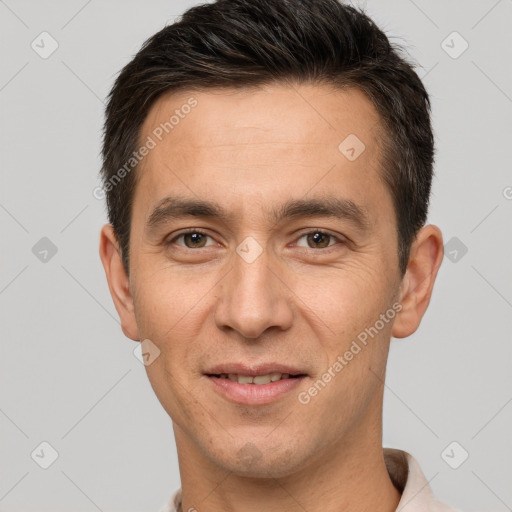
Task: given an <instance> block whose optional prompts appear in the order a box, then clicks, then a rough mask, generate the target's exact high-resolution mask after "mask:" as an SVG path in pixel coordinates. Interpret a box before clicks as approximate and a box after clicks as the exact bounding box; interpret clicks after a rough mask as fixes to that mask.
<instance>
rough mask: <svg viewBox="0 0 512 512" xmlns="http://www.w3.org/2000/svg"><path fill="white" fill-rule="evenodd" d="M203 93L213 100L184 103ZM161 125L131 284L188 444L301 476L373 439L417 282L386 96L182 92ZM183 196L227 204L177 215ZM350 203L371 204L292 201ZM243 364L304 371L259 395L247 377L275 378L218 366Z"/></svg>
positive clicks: (211, 460) (315, 90)
mask: <svg viewBox="0 0 512 512" xmlns="http://www.w3.org/2000/svg"><path fill="white" fill-rule="evenodd" d="M191 96H193V97H194V98H195V99H196V100H197V105H196V106H195V107H194V108H192V109H188V108H186V109H181V107H182V106H183V105H185V104H187V100H188V99H189V98H190V97H191ZM176 109H178V110H180V109H181V110H180V112H181V113H182V118H181V117H180V120H179V122H178V123H177V124H175V125H174V127H173V128H172V130H169V133H168V134H165V132H164V133H163V136H162V137H161V138H162V140H161V141H159V140H158V138H157V137H155V135H154V133H155V132H154V130H155V129H156V128H157V127H158V126H160V124H161V123H165V122H168V121H169V118H170V117H171V115H173V114H174V113H175V110H176ZM189 110H190V112H189V113H188V114H186V115H183V112H185V111H187V112H188V111H189ZM174 121H175V120H174ZM160 132H161V130H160ZM160 132H157V133H160ZM351 134H352V135H351ZM354 135H355V137H357V139H359V141H360V142H362V143H363V144H364V146H365V149H364V151H362V152H360V151H361V149H362V146H361V145H360V142H358V141H357V139H355V138H354ZM148 136H151V137H152V139H154V140H155V142H156V147H154V148H153V149H151V150H150V151H149V154H148V155H147V156H146V157H145V158H144V160H143V162H142V164H141V166H140V167H139V169H138V170H137V173H138V176H139V178H140V179H139V181H138V183H137V187H136V192H135V196H134V203H133V213H132V227H131V239H130V290H131V293H132V297H133V302H134V316H135V318H136V324H137V329H138V338H137V339H140V340H145V339H149V340H151V342H152V343H154V344H155V345H156V346H157V347H158V349H159V350H160V355H159V357H158V358H157V359H156V360H155V361H154V362H153V363H152V364H151V365H149V366H147V368H146V369H147V373H148V377H149V379H150V382H151V385H152V387H153V389H154V390H155V392H156V394H157V397H158V399H159V400H160V402H161V403H162V405H163V407H164V408H165V410H166V411H167V412H168V414H169V415H170V416H171V418H172V420H173V423H174V427H175V434H176V440H177V443H178V451H182V452H186V453H187V454H188V455H190V454H192V453H193V454H194V456H195V457H200V458H202V459H203V461H204V463H205V464H211V465H212V467H221V468H224V469H226V470H229V471H235V472H237V473H239V474H246V475H252V476H263V475H268V476H284V475H287V474H291V473H292V472H294V471H297V470H299V469H300V468H303V467H304V465H305V464H306V463H308V464H312V463H314V461H317V462H318V463H320V461H321V460H322V457H323V456H325V454H326V453H327V452H328V451H329V450H332V449H333V447H334V446H338V447H340V446H343V447H345V449H346V450H351V449H352V450H355V449H358V448H360V447H361V445H363V444H364V443H366V442H368V439H369V438H372V434H371V432H373V435H374V437H375V438H376V439H377V440H379V436H380V414H381V400H382V382H381V380H380V379H381V378H382V377H383V374H384V369H385V364H386V358H387V353H388V345H389V339H390V336H391V327H392V324H393V320H392V316H391V314H390V313H389V310H390V308H391V309H392V305H393V303H394V302H395V301H396V299H397V296H398V291H399V286H400V282H401V281H400V275H399V270H398V256H397V230H396V221H395V215H394V210H393V204H392V199H391V195H390V193H389V191H388V189H387V188H386V186H385V185H384V183H383V181H382V179H381V177H380V174H381V168H380V161H381V152H380V147H379V138H381V137H382V132H381V125H380V124H379V118H378V115H377V112H376V110H375V109H374V108H373V106H372V104H371V103H370V101H369V100H368V99H367V98H366V97H365V96H364V95H363V94H362V93H361V92H360V91H357V90H354V89H352V90H345V91H339V90H338V91H335V90H333V89H331V88H327V87H324V86H305V85H302V86H296V87H295V88H292V87H287V86H284V85H272V86H267V87H265V88H264V89H260V90H239V91H218V90H216V91H209V92H201V93H198V92H195V93H193V94H190V93H179V94H173V95H167V96H165V97H163V98H161V99H160V100H159V101H158V102H157V103H156V104H155V105H154V107H153V108H152V110H151V111H150V113H149V115H148V117H147V119H146V120H145V123H144V126H143V129H142V133H141V137H140V140H141V141H142V142H144V141H146V140H147V137H148ZM348 136H350V137H351V138H349V139H347V142H345V143H344V144H342V147H341V150H340V149H339V145H340V143H342V142H343V141H344V140H345V139H346V138H347V137H348ZM351 148H353V149H354V150H353V151H352V149H351ZM349 157H350V158H349ZM354 157H355V158H354ZM168 196H173V197H179V198H180V199H182V200H184V201H187V200H190V201H206V202H210V203H214V204H215V205H217V206H218V207H220V208H222V210H223V212H224V213H225V216H224V217H222V218H218V217H216V216H211V215H209V214H210V213H211V212H209V211H207V210H202V211H196V215H185V216H171V215H165V206H168V205H169V204H171V205H172V204H175V203H172V202H170V203H165V198H166V197H168ZM337 200H338V204H339V203H342V202H343V201H345V206H346V205H347V203H346V202H347V201H350V202H351V203H353V205H352V206H354V205H355V206H356V207H357V210H358V211H357V212H356V208H348V209H347V208H345V210H344V212H345V213H343V212H342V211H337V213H336V215H327V214H326V213H325V212H324V213H322V212H321V211H320V212H319V211H318V209H317V210H316V213H315V210H314V209H310V210H307V209H304V208H298V207H296V208H294V209H293V211H292V210H291V209H290V208H288V211H286V208H284V207H285V206H286V205H287V204H288V203H291V202H301V204H298V205H295V206H302V207H304V206H305V204H304V203H305V202H310V201H315V202H316V203H317V206H318V205H323V206H325V207H328V208H330V207H332V205H333V204H334V202H335V201H337ZM349 204H350V203H349ZM159 205H160V206H162V208H161V209H160V214H159V215H153V216H152V213H153V212H154V210H155V208H157V207H158V206H159ZM308 212H309V213H308ZM201 213H202V214H201ZM291 213H294V215H291ZM356 213H359V214H362V215H364V218H362V217H357V216H356V215H355V214H356ZM167 214H169V210H167ZM197 214H201V215H197ZM151 216H152V217H151ZM151 219H152V222H150V220H151ZM358 219H359V220H358ZM185 230H189V233H188V234H187V233H185V234H184V231H185ZM198 231H199V233H198ZM319 231H320V233H319ZM322 232H323V233H324V234H323V235H322ZM386 312H388V313H386ZM381 315H384V316H385V317H386V321H382V316H381ZM379 319H381V321H380V322H379ZM375 326H377V328H376V327H375ZM370 328H373V330H371V329H370ZM365 329H370V331H366V333H367V336H366V338H367V339H366V344H363V343H362V342H361V340H362V339H363V338H364V335H363V336H361V333H362V332H363V331H365ZM376 331H377V333H375V332H376ZM368 332H371V333H372V335H371V336H370V335H369V334H368ZM358 335H359V338H358ZM354 341H356V343H357V345H358V346H359V348H360V350H359V351H358V350H357V348H355V346H354V345H353V342H354ZM351 349H352V350H351ZM347 351H349V352H350V351H351V352H352V355H353V357H352V358H350V359H349V358H348V357H346V356H345V354H346V352H347ZM339 357H341V359H342V360H343V361H344V363H343V364H342V363H341V362H340V364H342V369H341V370H339V368H340V367H339V366H335V368H337V369H338V370H336V369H334V365H335V362H336V361H340V359H339ZM233 365H234V366H233ZM236 365H239V366H240V371H239V372H233V373H241V374H243V373H244V372H245V373H250V372H249V370H251V369H253V370H258V369H259V367H260V366H261V365H268V366H267V367H266V368H264V369H262V370H261V371H259V373H260V374H269V373H284V372H283V371H280V370H279V368H281V370H283V368H284V369H286V368H291V370H292V371H291V372H290V373H296V374H300V375H302V376H301V377H298V378H297V377H295V378H293V379H292V378H289V379H285V381H283V382H284V383H283V382H281V383H274V384H266V385H264V386H265V390H269V391H268V392H267V391H263V388H261V389H260V390H256V391H255V392H254V395H251V396H249V397H248V396H247V393H246V391H245V390H244V389H242V390H241V386H250V387H254V388H255V387H256V386H257V384H241V383H238V382H234V381H232V380H230V379H222V377H218V376H217V377H215V376H212V373H215V372H219V373H220V372H221V370H223V369H226V368H227V372H226V373H229V369H230V368H231V370H233V368H234V369H235V370H236V369H237V366H236ZM219 368H220V369H219ZM329 368H331V372H330V375H331V379H328V378H324V380H323V383H324V384H323V385H322V384H318V381H319V380H322V375H324V374H325V373H326V372H328V370H329ZM276 369H277V371H274V372H273V371H272V370H276ZM256 373H258V372H256ZM216 375H218V374H216ZM221 380H222V381H223V382H221ZM262 380H264V377H263V378H262ZM326 380H328V382H325V381H326ZM315 383H317V384H316V389H317V392H316V393H315V392H314V391H313V392H310V391H308V390H310V389H311V388H312V387H314V386H315ZM275 384H278V386H276V385H275ZM273 389H276V390H280V393H275V392H274V391H273ZM244 397H245V398H244ZM308 397H309V398H308ZM372 442H373V441H372Z"/></svg>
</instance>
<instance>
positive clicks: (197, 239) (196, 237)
mask: <svg viewBox="0 0 512 512" xmlns="http://www.w3.org/2000/svg"><path fill="white" fill-rule="evenodd" d="M187 236H189V237H190V238H191V242H192V244H193V245H194V246H197V245H199V244H201V238H202V236H203V235H202V234H201V233H187Z"/></svg>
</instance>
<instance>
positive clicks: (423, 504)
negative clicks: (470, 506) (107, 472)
mask: <svg viewBox="0 0 512 512" xmlns="http://www.w3.org/2000/svg"><path fill="white" fill-rule="evenodd" d="M384 460H385V462H386V467H387V470H388V473H389V476H390V478H391V481H392V482H393V484H394V485H395V487H396V488H397V489H398V490H399V491H400V493H401V495H402V497H401V499H400V502H399V503H398V506H397V508H396V512H460V511H458V510H457V509H454V508H451V507H449V506H447V505H445V504H443V503H441V502H440V501H438V500H437V499H436V498H435V496H434V494H433V493H432V489H431V488H430V485H429V483H428V481H427V479H426V478H425V475H424V474H423V471H422V470H421V468H420V466H419V464H418V462H417V461H416V459H415V458H414V457H413V456H412V455H410V454H409V453H407V452H404V451H402V450H395V449H392V448H384ZM159 512H183V510H182V508H181V489H178V490H177V491H175V492H174V494H173V495H172V496H171V498H170V499H169V501H168V502H167V503H166V504H165V505H164V506H163V508H161V509H160V510H159Z"/></svg>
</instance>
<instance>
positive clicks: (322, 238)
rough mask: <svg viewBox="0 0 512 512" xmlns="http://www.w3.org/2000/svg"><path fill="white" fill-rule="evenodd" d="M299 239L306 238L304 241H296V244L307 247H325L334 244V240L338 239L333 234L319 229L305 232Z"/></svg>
mask: <svg viewBox="0 0 512 512" xmlns="http://www.w3.org/2000/svg"><path fill="white" fill-rule="evenodd" d="M301 239H306V243H300V242H298V243H297V245H298V246H299V247H307V248H309V249H325V248H326V247H330V246H332V245H335V242H336V240H338V239H337V238H336V237H335V236H333V235H331V234H329V233H325V232H323V231H319V230H315V231H310V232H309V233H305V234H304V235H302V236H301V237H300V238H299V240H301ZM338 241H340V240H338Z"/></svg>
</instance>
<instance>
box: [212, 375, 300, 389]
mask: <svg viewBox="0 0 512 512" xmlns="http://www.w3.org/2000/svg"><path fill="white" fill-rule="evenodd" d="M206 375H207V376H208V377H214V378H216V379H229V380H230V381H231V382H238V384H253V385H256V386H263V385H265V384H270V383H271V382H278V381H280V380H286V379H299V378H300V377H305V376H306V375H305V374H296V375H290V374H289V373H279V372H274V373H267V374H265V375H255V376H252V375H243V374H238V373H212V374H206Z"/></svg>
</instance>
